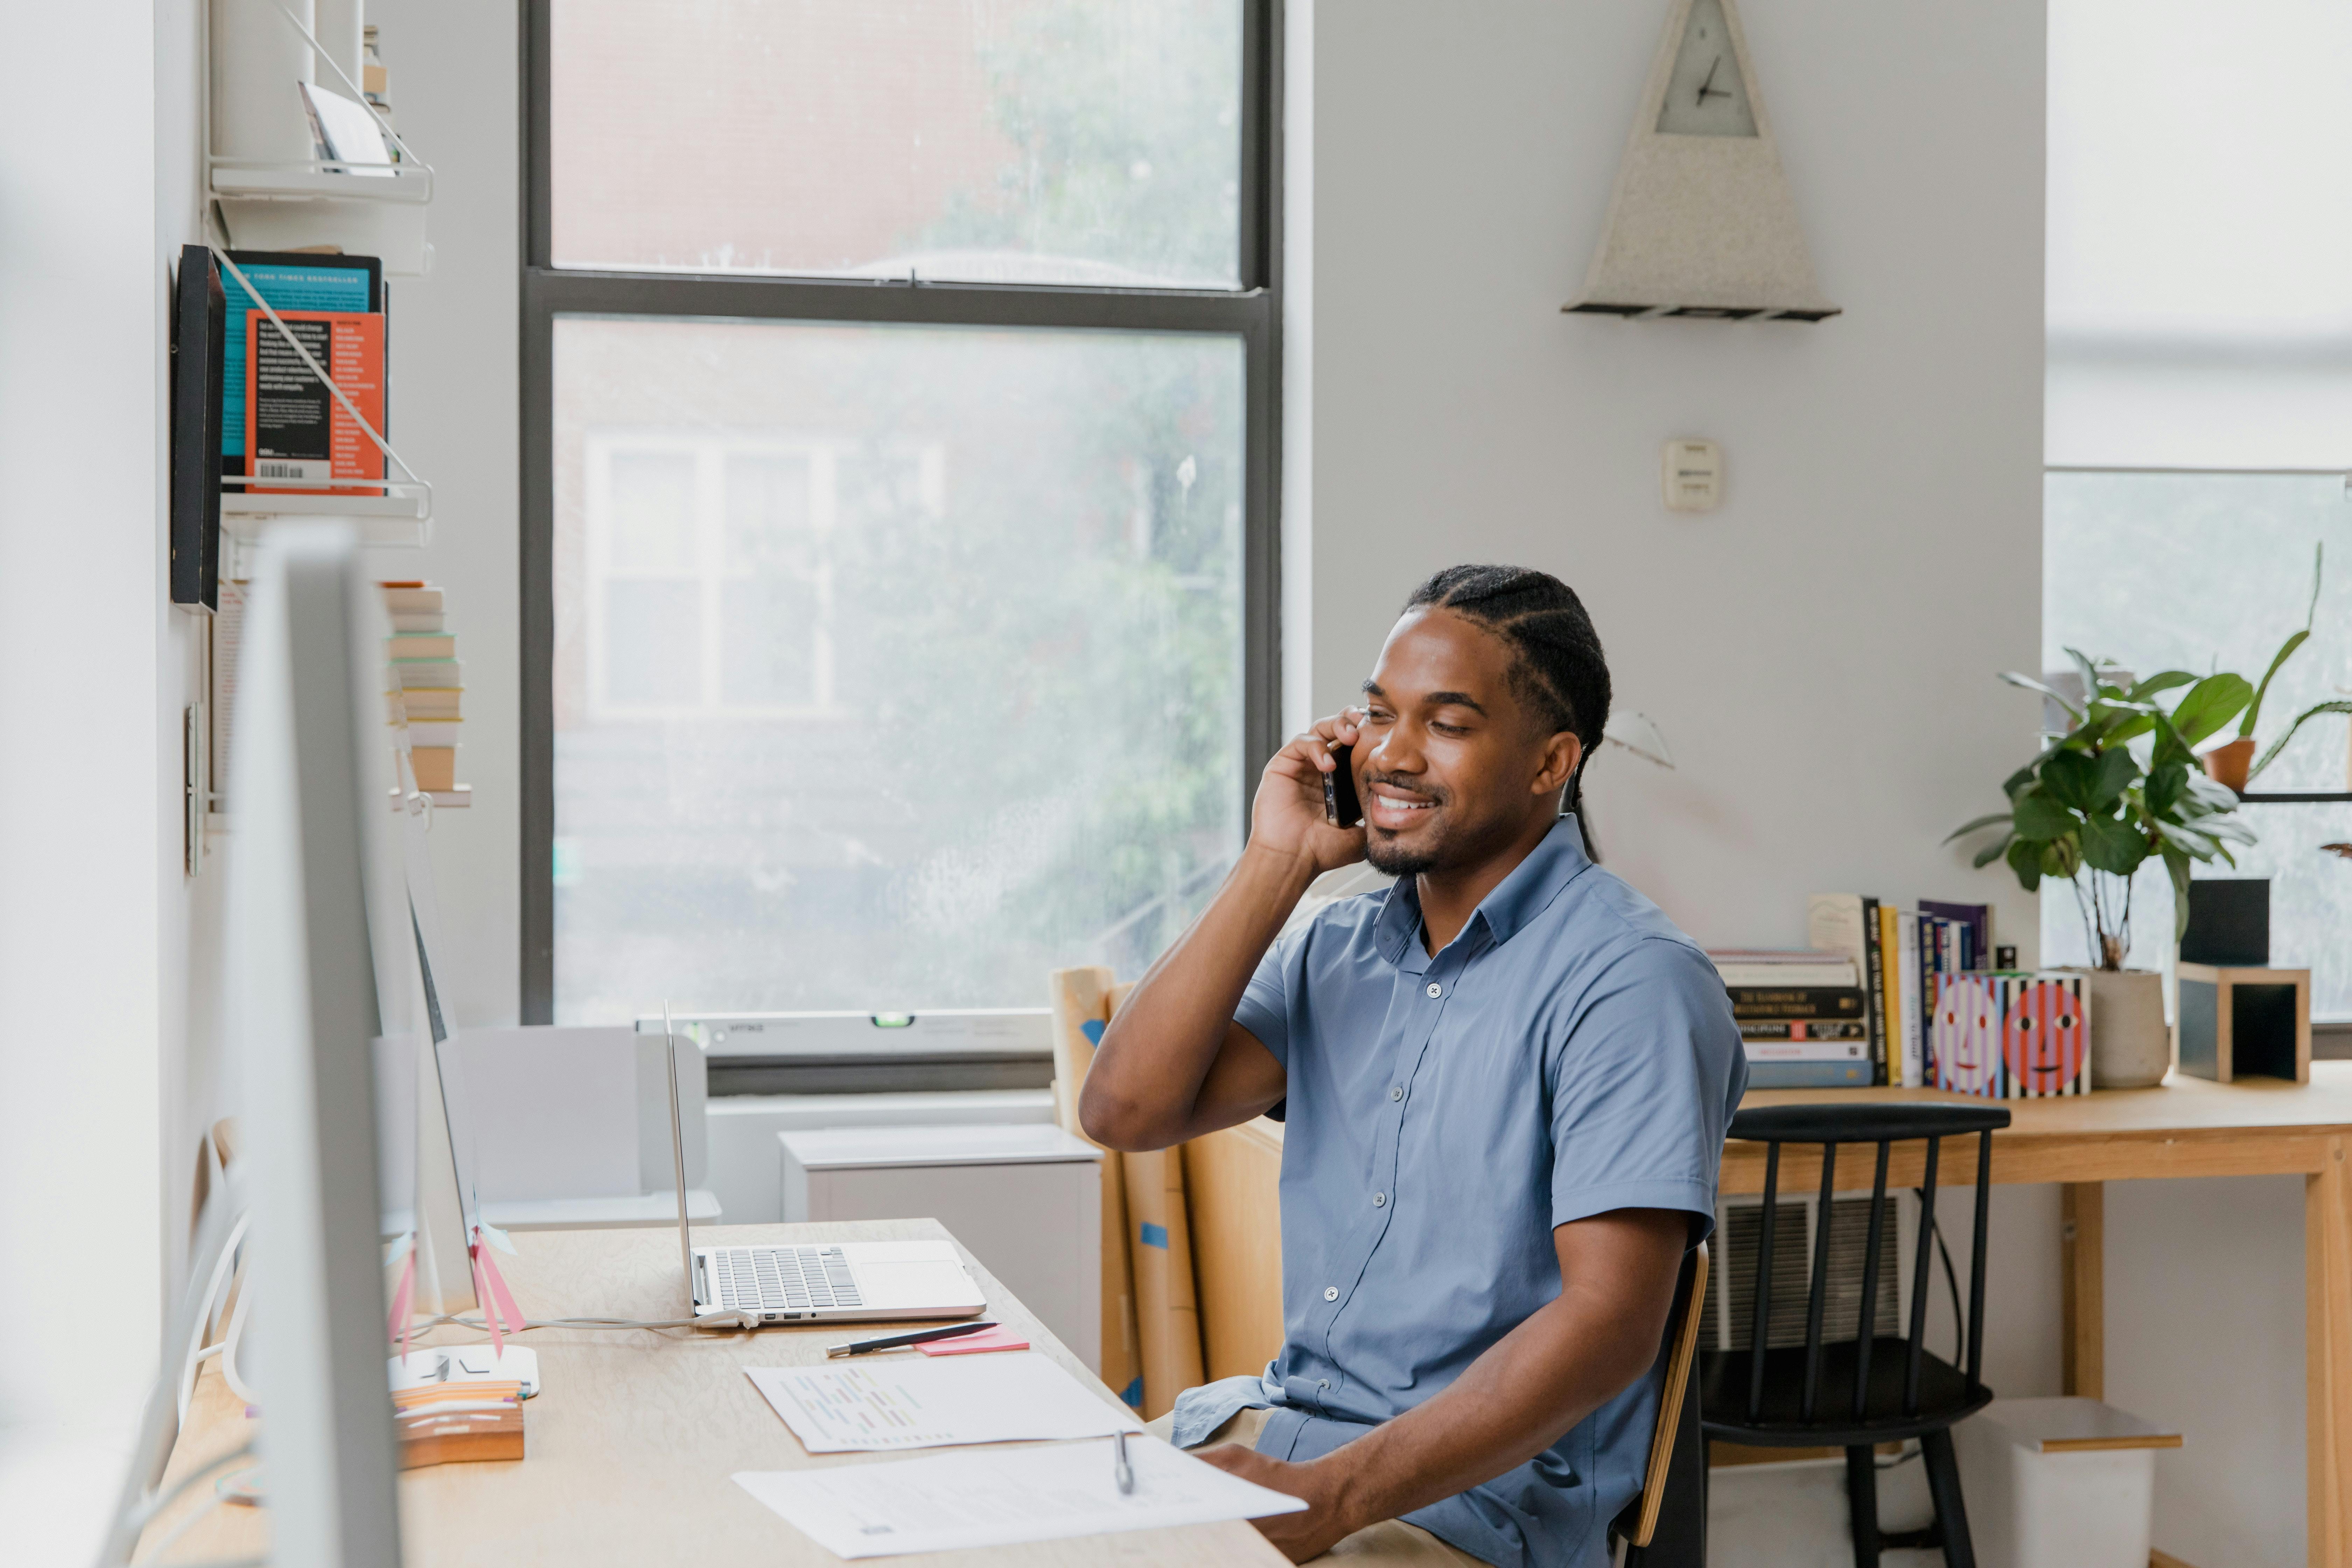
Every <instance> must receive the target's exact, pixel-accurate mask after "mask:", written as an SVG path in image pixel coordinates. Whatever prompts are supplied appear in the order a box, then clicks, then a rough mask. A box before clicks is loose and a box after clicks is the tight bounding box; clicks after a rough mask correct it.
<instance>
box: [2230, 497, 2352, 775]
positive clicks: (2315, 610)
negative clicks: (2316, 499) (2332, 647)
mask: <svg viewBox="0 0 2352 1568" xmlns="http://www.w3.org/2000/svg"><path fill="white" fill-rule="evenodd" d="M2326 551H2327V545H2326V542H2325V541H2323V542H2320V543H2319V544H2317V545H2315V546H2314V547H2313V549H2312V553H2311V605H2310V607H2309V608H2307V609H2306V610H2305V611H2304V613H2303V629H2302V630H2301V631H2299V632H2295V633H2294V634H2293V635H2292V636H2290V637H2288V638H2287V639H2286V641H2285V642H2284V643H2282V644H2280V645H2279V650H2278V652H2277V653H2276V654H2274V655H2273V656H2272V658H2271V667H2270V668H2268V669H2266V670H2264V671H2263V683H2262V684H2261V685H2260V686H2257V687H2255V688H2254V695H2253V700H2252V701H2250V702H2248V703H2247V704H2246V710H2245V712H2244V714H2243V716H2242V717H2241V718H2240V719H2239V721H2238V738H2237V739H2236V740H2234V741H2231V742H2229V743H2228V744H2227V745H2221V746H2216V747H2214V748H2213V749H2212V750H2211V751H2210V752H2206V753H2205V758H2204V762H2205V772H2206V773H2207V774H2208V775H2210V777H2211V778H2212V779H2213V780H2214V781H2215V782H2216V783H2219V784H2226V785H2227V786H2228V787H2229V788H2230V789H2231V790H2232V791H2234V792H2235V793H2237V794H2239V795H2243V794H2245V793H2246V785H2247V784H2249V783H2251V782H2252V780H2254V779H2255V778H2258V777H2260V776H2261V774H2262V771H2263V769H2264V768H2266V767H2269V766H2270V765H2271V763H2273V762H2274V761H2276V760H2277V757H2278V754H2279V753H2280V752H2283V751H2284V750H2285V749H2286V743H2287V742H2289V741H2292V740H2294V732H2295V731H2297V730H2300V729H2302V728H2303V725H2304V721H2305V720H2307V719H2316V718H2317V717H2319V715H2321V714H2322V713H2352V702H2321V703H2318V704H2315V706H2313V707H2310V708H2307V709H2305V710H2304V711H2302V712H2300V713H2298V714H2296V715H2295V716H2294V723H2292V724H2289V725H2288V726H2287V727H2286V733H2285V734H2284V735H2281V736H2280V737H2279V738H2278V739H2277V740H2276V741H2274V742H2272V744H2271V749H2270V750H2269V751H2267V752H2263V755H2262V760H2261V761H2260V762H2256V761H2255V760H2254V726H2255V725H2257V724H2259V723H2261V722H2262V717H2263V699H2264V698H2265V697H2268V696H2269V695H2270V691H2271V680H2272V679H2273V677H2275V676H2276V675H2277V674H2278V672H2279V667H2280V666H2281V665H2284V663H2286V661H2287V660H2288V659H2290V658H2293V657H2294V651H2295V649H2297V648H2299V647H2302V646H2303V645H2304V644H2305V643H2306V642H2309V641H2310V640H2311V624H2312V620H2313V618H2314V617H2315V616H2317V615H2318V614H2319V583H2320V568H2321V567H2322V566H2323V565H2324V564H2325V563H2326Z"/></svg>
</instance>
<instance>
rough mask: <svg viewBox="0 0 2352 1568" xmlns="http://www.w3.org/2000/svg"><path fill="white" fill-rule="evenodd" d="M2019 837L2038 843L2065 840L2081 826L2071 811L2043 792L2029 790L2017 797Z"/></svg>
mask: <svg viewBox="0 0 2352 1568" xmlns="http://www.w3.org/2000/svg"><path fill="white" fill-rule="evenodd" d="M2016 822H2017V836H2018V837H2020V838H2030V839H2032V840H2033V841H2034V842H2036V843H2047V842H2048V841H2050V840H2051V839H2053V838H2063V837H2067V836H2068V835H2069V834H2071V833H2073V832H2074V830H2075V829H2076V828H2077V827H2079V826H2081V822H2080V820H2079V819H2078V818H2077V817H2076V816H2074V813H2073V812H2071V811H2068V810H2067V809H2066V808H2065V807H2064V806H2063V805H2060V804H2059V803H2058V802H2057V801H2056V800H2055V799H2054V798H2053V797H2052V796H2050V795H2045V794H2043V793H2042V791H2041V790H2038V789H2034V790H2028V791H2027V792H2026V793H2024V794H2023V795H2019V796H2018V797H2017V815H2016Z"/></svg>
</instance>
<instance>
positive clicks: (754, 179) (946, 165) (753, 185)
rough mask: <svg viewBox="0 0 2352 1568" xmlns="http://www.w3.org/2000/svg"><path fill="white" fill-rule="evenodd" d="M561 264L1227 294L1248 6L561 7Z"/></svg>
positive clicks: (649, 2) (614, 0) (838, 2)
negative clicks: (1185, 289)
mask: <svg viewBox="0 0 2352 1568" xmlns="http://www.w3.org/2000/svg"><path fill="white" fill-rule="evenodd" d="M552 45H553V48H552V58H551V81H552V89H553V91H552V100H551V106H550V125H551V144H552V154H553V163H554V168H553V184H552V187H551V206H552V216H553V235H552V240H553V251H554V257H553V259H554V261H555V264H556V265H557V266H559V267H610V268H681V269H686V270H691V271H698V272H710V271H751V272H787V273H803V274H812V273H814V274H834V275H840V274H848V275H857V276H873V277H887V278H904V277H906V276H908V273H909V272H913V273H916V274H918V275H919V276H921V277H924V278H932V279H978V280H1004V281H1028V282H1043V283H1096V284H1109V285H1138V286H1147V287H1180V286H1181V287H1192V288H1233V287H1235V286H1236V285H1237V283H1238V281H1239V254H1240V225H1239V213H1240V186H1239V177H1240V169H1241V81H1242V4H1241V0H1117V3H1112V0H798V3H796V4H781V3H766V4H762V3H760V0H555V5H554V8H553V37H552Z"/></svg>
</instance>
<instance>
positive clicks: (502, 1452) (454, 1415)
mask: <svg viewBox="0 0 2352 1568" xmlns="http://www.w3.org/2000/svg"><path fill="white" fill-rule="evenodd" d="M392 1410H393V1417H392V1420H393V1432H394V1436H397V1437H398V1438H399V1439H400V1447H399V1453H400V1468H402V1469H404V1470H414V1469H416V1468H420V1467H422V1466H425V1465H446V1464H452V1463H465V1462H467V1461H479V1460H483V1459H520V1458H522V1457H523V1434H522V1384H520V1383H478V1382H472V1381H467V1382H458V1383H442V1384H421V1385H419V1386H417V1387H415V1388H404V1389H401V1390H400V1391H398V1392H397V1393H395V1394H393V1396H392Z"/></svg>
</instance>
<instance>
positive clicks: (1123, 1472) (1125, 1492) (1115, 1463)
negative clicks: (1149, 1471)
mask: <svg viewBox="0 0 2352 1568" xmlns="http://www.w3.org/2000/svg"><path fill="white" fill-rule="evenodd" d="M1110 1473H1111V1474H1112V1475H1113V1476H1116V1477H1117V1478H1118V1495H1119V1496H1121V1497H1129V1496H1132V1495H1133V1494H1134V1491H1135V1467H1134V1466H1132V1465H1130V1464H1129V1463H1128V1462H1127V1434H1126V1433H1124V1432H1114V1433H1112V1434H1111V1435H1110Z"/></svg>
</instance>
